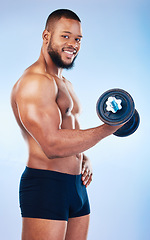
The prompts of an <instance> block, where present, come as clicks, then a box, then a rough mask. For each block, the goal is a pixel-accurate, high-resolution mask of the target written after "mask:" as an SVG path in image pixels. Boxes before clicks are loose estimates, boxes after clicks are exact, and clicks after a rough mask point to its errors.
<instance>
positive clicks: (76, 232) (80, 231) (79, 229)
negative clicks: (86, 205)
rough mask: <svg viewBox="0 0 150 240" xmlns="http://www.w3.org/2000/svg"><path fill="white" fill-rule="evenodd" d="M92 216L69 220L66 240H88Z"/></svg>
mask: <svg viewBox="0 0 150 240" xmlns="http://www.w3.org/2000/svg"><path fill="white" fill-rule="evenodd" d="M89 220H90V215H85V216H82V217H76V218H69V220H68V225H67V232H66V238H65V240H76V239H80V240H86V239H87V235H88V228H89Z"/></svg>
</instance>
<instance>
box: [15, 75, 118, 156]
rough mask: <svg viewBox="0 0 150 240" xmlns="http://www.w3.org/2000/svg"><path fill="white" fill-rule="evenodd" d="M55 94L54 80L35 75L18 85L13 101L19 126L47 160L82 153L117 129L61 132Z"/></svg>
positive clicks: (62, 130)
mask: <svg viewBox="0 0 150 240" xmlns="http://www.w3.org/2000/svg"><path fill="white" fill-rule="evenodd" d="M57 93H58V89H57V86H56V83H55V81H54V80H53V79H49V78H47V77H45V76H43V75H41V76H39V75H35V74H34V76H30V79H29V77H28V78H27V79H26V80H23V81H22V82H20V85H19V90H18V95H17V99H16V104H17V107H18V113H19V117H20V121H21V122H22V125H23V126H24V128H25V129H26V131H27V132H28V133H29V134H30V135H31V136H32V137H33V138H34V139H35V140H36V141H37V142H38V143H39V145H40V146H41V148H42V150H43V152H44V153H45V154H46V156H47V157H48V158H57V157H68V156H72V155H76V154H78V153H81V152H84V151H85V150H87V149H89V148H91V147H93V146H94V145H95V144H97V143H98V142H99V141H100V140H101V139H103V138H104V137H107V136H108V135H110V134H112V133H113V132H115V131H116V130H117V129H118V128H119V127H112V126H109V125H107V124H103V125H101V126H99V127H96V128H91V129H86V130H80V129H61V120H62V119H61V113H60V110H59V108H58V105H57V103H56V98H57Z"/></svg>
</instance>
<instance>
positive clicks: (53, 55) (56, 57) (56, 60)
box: [47, 42, 77, 69]
mask: <svg viewBox="0 0 150 240" xmlns="http://www.w3.org/2000/svg"><path fill="white" fill-rule="evenodd" d="M47 52H48V54H49V56H50V57H51V59H52V61H53V63H54V64H55V65H56V66H57V67H58V68H63V69H71V68H73V67H74V62H75V59H76V57H77V56H75V57H74V59H73V61H72V62H71V63H69V64H67V63H64V62H63V61H62V59H61V56H60V54H59V53H58V51H57V50H54V48H53V47H52V44H51V42H50V43H49V45H48V48H47Z"/></svg>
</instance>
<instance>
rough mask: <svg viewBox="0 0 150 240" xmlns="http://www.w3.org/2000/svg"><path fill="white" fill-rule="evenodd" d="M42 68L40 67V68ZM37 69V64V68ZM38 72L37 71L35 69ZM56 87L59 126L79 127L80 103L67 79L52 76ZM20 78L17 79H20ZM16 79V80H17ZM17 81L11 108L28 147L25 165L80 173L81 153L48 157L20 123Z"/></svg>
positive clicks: (34, 67)
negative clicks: (59, 118) (63, 156)
mask: <svg viewBox="0 0 150 240" xmlns="http://www.w3.org/2000/svg"><path fill="white" fill-rule="evenodd" d="M36 65H37V64H34V65H32V66H31V67H30V68H29V69H28V70H27V71H32V69H33V71H36ZM41 69H42V68H41ZM37 70H39V66H38V68H37ZM37 72H38V71H37ZM43 74H46V75H47V76H48V77H51V76H50V75H49V74H47V73H45V72H43ZM53 78H54V80H55V82H56V85H57V88H58V93H57V98H56V103H57V105H58V108H59V110H60V113H61V118H62V119H61V120H62V123H61V128H62V129H75V128H78V127H79V124H78V120H77V116H78V115H79V114H80V111H81V109H80V104H79V101H78V99H77V97H76V95H75V93H74V91H73V88H72V85H71V83H70V82H69V81H67V80H66V79H64V78H62V79H59V78H57V77H53ZM22 79H23V78H21V79H20V80H19V81H22ZM19 81H18V82H19ZM18 82H17V83H16V84H15V86H14V88H13V91H12V99H11V100H12V108H13V111H14V114H15V117H16V120H17V123H18V125H19V126H20V128H21V130H22V134H23V137H24V139H25V140H26V141H27V144H28V149H29V157H28V161H27V166H28V167H31V168H38V169H46V170H53V171H58V172H63V173H68V174H80V173H81V165H82V154H80V155H77V156H71V157H65V158H56V159H48V158H47V157H46V155H45V154H44V152H43V151H42V149H41V147H40V146H39V144H38V143H37V142H36V141H35V140H34V139H33V137H32V136H31V135H30V134H29V133H28V132H27V131H26V129H25V128H24V126H23V125H22V123H21V121H20V118H19V113H18V109H17V107H16V105H17V103H16V97H17V94H18Z"/></svg>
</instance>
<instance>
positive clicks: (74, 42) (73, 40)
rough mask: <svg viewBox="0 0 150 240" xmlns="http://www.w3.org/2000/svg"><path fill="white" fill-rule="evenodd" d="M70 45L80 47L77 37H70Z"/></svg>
mask: <svg viewBox="0 0 150 240" xmlns="http://www.w3.org/2000/svg"><path fill="white" fill-rule="evenodd" d="M68 46H69V47H73V48H77V47H78V43H77V41H76V40H75V39H73V38H70V39H69V41H68Z"/></svg>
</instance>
